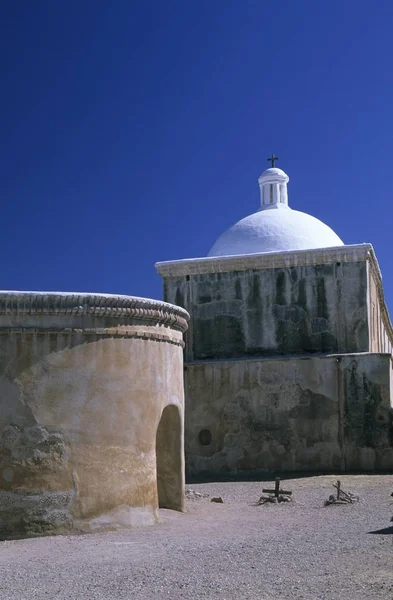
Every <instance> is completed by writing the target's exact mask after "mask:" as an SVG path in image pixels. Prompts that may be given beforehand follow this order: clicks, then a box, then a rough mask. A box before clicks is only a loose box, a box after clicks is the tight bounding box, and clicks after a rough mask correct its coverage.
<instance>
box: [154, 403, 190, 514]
mask: <svg viewBox="0 0 393 600" xmlns="http://www.w3.org/2000/svg"><path fill="white" fill-rule="evenodd" d="M156 459H157V492H158V506H159V508H171V509H172V510H179V511H182V510H183V508H184V480H183V460H182V421H181V415H180V412H179V409H178V407H177V406H174V405H173V404H170V405H168V406H166V407H165V408H164V410H163V411H162V415H161V419H160V422H159V424H158V428H157V437H156Z"/></svg>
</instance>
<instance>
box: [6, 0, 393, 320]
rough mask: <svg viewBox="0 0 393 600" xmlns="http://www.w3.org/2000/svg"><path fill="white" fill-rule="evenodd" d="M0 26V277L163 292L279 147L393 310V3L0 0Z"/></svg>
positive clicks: (240, 213) (247, 199)
mask: <svg viewBox="0 0 393 600" xmlns="http://www.w3.org/2000/svg"><path fill="white" fill-rule="evenodd" d="M373 6H374V8H373ZM0 28H1V32H0V33H1V35H0V45H1V53H0V57H1V58H0V61H1V65H0V67H1V73H2V80H3V85H2V93H1V96H0V109H1V110H0V119H1V136H0V151H1V157H0V158H1V160H0V170H1V178H0V186H1V202H2V242H3V243H2V253H1V259H0V261H1V262H0V266H1V273H2V283H1V287H2V288H3V289H36V290H70V291H96V292H110V293H123V294H133V295H140V296H151V297H156V298H160V297H161V293H162V292H161V289H162V286H161V282H160V279H159V277H158V275H156V273H155V269H154V263H155V262H156V261H160V260H171V259H176V258H186V257H197V256H204V255H206V253H207V252H208V250H209V248H210V246H211V245H212V244H213V242H214V241H215V239H216V238H217V237H218V236H219V235H220V234H221V233H222V231H223V230H224V229H226V228H227V227H228V226H230V225H231V224H233V223H234V222H235V221H237V220H238V219H240V218H241V217H244V216H246V215H247V214H250V213H251V212H254V211H255V210H256V209H257V208H258V204H259V192H258V184H257V178H258V176H259V175H260V173H261V172H262V171H263V170H264V169H265V168H266V167H267V166H268V163H267V161H266V158H267V156H269V155H270V153H271V152H272V151H274V152H275V153H276V154H278V155H279V157H280V161H279V163H278V166H280V167H281V168H283V169H284V170H285V171H287V172H288V174H289V176H290V179H291V181H290V184H289V199H290V205H291V206H292V207H293V208H297V209H299V210H303V211H306V212H309V213H311V214H313V215H314V216H316V217H318V218H320V219H322V220H323V221H325V222H326V223H327V224H329V225H330V226H331V227H332V228H333V229H334V230H335V231H336V232H337V233H338V234H339V235H340V237H342V238H343V240H344V241H345V242H346V243H358V242H371V243H373V245H374V247H375V250H376V252H377V256H378V259H379V262H380V265H381V268H382V273H383V278H384V286H385V293H386V297H387V300H388V304H389V306H390V311H391V312H392V310H393V276H392V269H391V266H390V263H391V236H392V233H391V232H392V229H393V227H392V221H393V190H392V186H393V183H392V178H391V172H392V165H393V68H392V67H393V36H392V34H391V32H392V28H393V3H392V2H391V0H380V1H379V2H378V3H377V5H372V3H371V2H370V1H368V2H365V1H364V0H341V1H336V0H329V2H323V1H322V0H296V1H295V0H280V2H277V3H273V2H267V1H265V0H236V1H234V0H207V1H206V0H186V1H184V0H138V1H134V0H115V1H114V2H108V1H107V0H77V1H76V0H67V1H65V0H47V1H44V0H34V2H32V1H31V0H19V1H18V2H14V1H13V0H3V2H2V3H1V6H0Z"/></svg>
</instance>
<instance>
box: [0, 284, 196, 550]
mask: <svg viewBox="0 0 393 600" xmlns="http://www.w3.org/2000/svg"><path fill="white" fill-rule="evenodd" d="M187 318H188V315H187V314H186V313H185V311H183V310H182V309H179V308H177V307H173V306H170V305H167V304H165V303H163V302H156V301H153V300H145V299H139V298H132V297H127V296H123V297H118V296H109V295H108V296H104V295H93V294H91V295H77V294H68V295H66V294H63V295H61V294H50V295H49V294H48V295H45V294H34V293H32V294H30V295H29V294H27V293H25V294H23V293H16V294H10V293H0V538H1V537H2V538H4V537H13V536H16V535H37V534H42V533H48V532H49V533H57V532H63V531H69V530H71V529H76V530H86V531H92V530H96V529H103V528H104V529H105V528H106V527H118V526H127V525H137V524H140V523H152V522H154V520H155V514H156V509H157V507H158V505H159V503H160V504H161V505H163V506H167V507H169V508H175V509H177V510H182V508H183V502H184V497H183V494H184V456H183V439H184V438H183V436H184V432H183V418H184V396H183V345H184V344H183V341H182V334H183V332H184V330H185V329H186V327H187ZM159 424H160V427H159ZM168 428H170V430H169V429H168ZM158 429H159V430H160V433H159V435H158V436H157V430H158ZM156 436H157V437H156ZM156 448H157V452H158V456H156ZM163 457H164V458H163ZM157 469H158V473H157ZM157 478H158V480H159V481H158V484H157ZM159 494H160V496H161V498H159V497H158V496H159Z"/></svg>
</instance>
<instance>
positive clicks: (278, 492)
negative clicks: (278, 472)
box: [262, 477, 292, 498]
mask: <svg viewBox="0 0 393 600" xmlns="http://www.w3.org/2000/svg"><path fill="white" fill-rule="evenodd" d="M262 492H263V493H264V494H274V496H275V497H276V498H278V497H279V496H280V495H281V496H291V495H292V492H289V491H285V490H280V478H279V477H276V479H275V486H274V490H267V489H264V490H262Z"/></svg>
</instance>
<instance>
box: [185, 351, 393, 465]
mask: <svg viewBox="0 0 393 600" xmlns="http://www.w3.org/2000/svg"><path fill="white" fill-rule="evenodd" d="M185 381H186V463H187V471H188V473H189V475H191V476H196V475H199V476H202V475H213V474H215V475H217V474H219V475H220V476H222V475H223V474H225V473H227V474H229V473H239V472H241V471H248V472H253V473H254V474H255V473H257V472H258V470H260V471H261V472H266V471H335V472H338V471H344V470H360V471H361V470H366V471H367V470H374V469H375V470H388V469H392V468H393V428H392V411H391V406H390V398H391V389H390V388H391V357H390V356H389V355H382V354H379V355H378V354H354V355H347V356H328V357H309V358H290V359H270V360H269V359H262V360H240V361H233V360H232V361H209V362H201V363H194V364H189V365H187V366H186V375H185ZM209 442H210V443H209Z"/></svg>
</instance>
